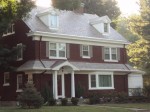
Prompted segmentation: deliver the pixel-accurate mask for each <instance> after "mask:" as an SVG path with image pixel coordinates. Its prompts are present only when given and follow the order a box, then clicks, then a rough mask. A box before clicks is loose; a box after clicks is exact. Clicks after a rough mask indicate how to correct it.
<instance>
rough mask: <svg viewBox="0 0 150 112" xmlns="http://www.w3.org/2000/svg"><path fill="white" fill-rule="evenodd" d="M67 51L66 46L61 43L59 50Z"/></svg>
mask: <svg viewBox="0 0 150 112" xmlns="http://www.w3.org/2000/svg"><path fill="white" fill-rule="evenodd" d="M65 49H66V44H62V43H60V44H59V50H61V51H65Z"/></svg>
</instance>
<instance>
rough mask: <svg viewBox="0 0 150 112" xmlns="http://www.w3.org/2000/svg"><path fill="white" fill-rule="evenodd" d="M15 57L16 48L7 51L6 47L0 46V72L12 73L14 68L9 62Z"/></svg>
mask: <svg viewBox="0 0 150 112" xmlns="http://www.w3.org/2000/svg"><path fill="white" fill-rule="evenodd" d="M16 57H17V48H16V47H14V48H12V49H8V48H7V47H6V46H0V71H3V72H6V71H13V70H14V69H15V67H13V66H11V65H10V64H11V62H13V61H15V60H16Z"/></svg>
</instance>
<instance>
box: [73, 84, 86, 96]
mask: <svg viewBox="0 0 150 112" xmlns="http://www.w3.org/2000/svg"><path fill="white" fill-rule="evenodd" d="M75 90H76V91H75V93H76V97H77V98H80V97H81V96H83V95H84V91H85V90H84V88H83V87H82V86H81V85H80V84H79V85H77V86H76V89H75Z"/></svg>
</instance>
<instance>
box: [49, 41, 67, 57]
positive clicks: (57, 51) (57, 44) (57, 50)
mask: <svg viewBox="0 0 150 112" xmlns="http://www.w3.org/2000/svg"><path fill="white" fill-rule="evenodd" d="M50 44H56V57H55V56H51V55H50V50H51V48H50ZM59 44H64V45H65V57H60V56H59V51H60V50H59ZM49 58H50V59H67V58H66V43H54V42H49Z"/></svg>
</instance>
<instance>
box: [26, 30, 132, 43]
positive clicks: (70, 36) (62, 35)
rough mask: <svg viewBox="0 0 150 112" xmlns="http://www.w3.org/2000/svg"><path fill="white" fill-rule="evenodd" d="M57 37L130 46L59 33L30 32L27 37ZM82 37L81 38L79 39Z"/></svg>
mask: <svg viewBox="0 0 150 112" xmlns="http://www.w3.org/2000/svg"><path fill="white" fill-rule="evenodd" d="M41 35H42V36H44V37H47V38H48V37H55V38H62V39H72V40H79V41H90V42H91V41H92V42H103V43H107V42H108V43H109V42H110V43H113V44H126V45H128V44H130V43H129V42H127V41H123V40H113V39H103V38H98V37H97V38H96V37H87V36H76V35H66V34H57V33H48V32H40V31H36V32H29V33H27V36H28V37H29V36H35V37H36V36H40V37H41ZM79 37H80V38H79Z"/></svg>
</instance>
